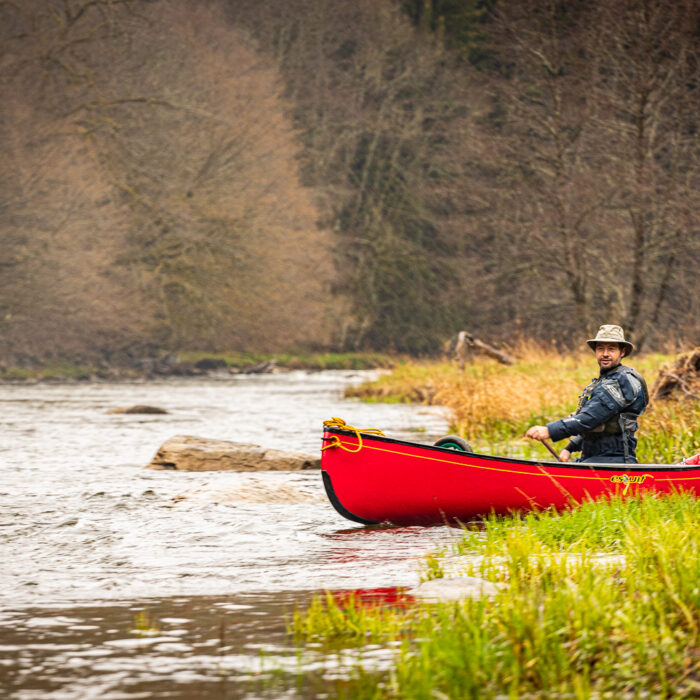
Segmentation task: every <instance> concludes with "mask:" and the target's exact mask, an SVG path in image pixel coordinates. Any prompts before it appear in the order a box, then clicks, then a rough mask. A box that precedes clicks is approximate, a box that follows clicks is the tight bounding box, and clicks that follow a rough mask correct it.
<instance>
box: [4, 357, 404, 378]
mask: <svg viewBox="0 0 700 700" xmlns="http://www.w3.org/2000/svg"><path fill="white" fill-rule="evenodd" d="M399 361H400V360H399V359H397V358H395V357H392V356H390V355H386V354H382V353H330V352H325V353H322V352H319V353H276V354H274V353H244V352H224V353H208V352H194V351H192V352H182V353H164V354H161V355H158V356H155V357H133V358H121V360H120V361H119V362H116V363H108V362H99V363H90V362H80V361H76V360H71V359H57V360H54V361H51V362H46V363H34V362H30V361H27V362H25V363H24V364H23V365H22V366H15V365H13V366H4V365H1V364H0V382H52V381H53V382H56V381H58V382H100V381H124V380H135V379H143V380H147V379H156V378H159V377H207V376H210V375H212V374H226V373H228V374H272V373H275V372H283V371H291V370H299V369H301V370H308V371H323V370H364V369H387V368H391V367H394V366H396V364H397V363H398V362H399Z"/></svg>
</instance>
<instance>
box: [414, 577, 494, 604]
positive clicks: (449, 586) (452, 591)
mask: <svg viewBox="0 0 700 700" xmlns="http://www.w3.org/2000/svg"><path fill="white" fill-rule="evenodd" d="M407 593H409V594H410V595H412V596H415V597H416V598H423V599H424V600H427V601H429V602H442V601H446V600H462V599H463V598H484V597H487V598H490V597H491V596H494V595H496V593H498V586H497V585H496V584H495V583H491V581H486V580H485V579H482V578H474V577H472V576H456V577H455V578H435V579H432V580H430V581H425V582H424V583H421V584H420V585H418V586H416V587H415V588H412V589H410V590H409V591H407Z"/></svg>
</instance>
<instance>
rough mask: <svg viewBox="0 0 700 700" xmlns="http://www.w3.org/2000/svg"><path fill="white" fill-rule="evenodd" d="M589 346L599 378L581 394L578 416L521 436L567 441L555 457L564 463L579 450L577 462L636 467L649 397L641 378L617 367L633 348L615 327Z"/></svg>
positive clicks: (605, 327)
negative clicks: (637, 435) (641, 424)
mask: <svg viewBox="0 0 700 700" xmlns="http://www.w3.org/2000/svg"><path fill="white" fill-rule="evenodd" d="M587 343H588V346H589V347H590V348H591V349H592V350H593V351H594V352H595V356H596V360H597V362H598V366H599V367H600V374H599V376H598V377H596V378H595V379H594V380H593V381H592V382H591V383H590V384H589V385H588V386H587V387H586V388H585V389H584V390H583V393H582V394H581V396H580V397H579V403H578V408H577V410H576V412H575V413H573V414H572V415H571V416H569V417H568V418H562V419H561V420H555V421H553V422H551V423H548V424H547V425H533V426H532V427H530V428H529V429H528V431H527V432H526V433H525V436H526V437H529V438H532V439H533V440H542V441H544V440H547V439H550V438H551V439H552V440H554V442H557V441H558V440H562V439H563V438H565V437H570V438H571V440H569V443H568V444H567V446H566V447H565V448H564V449H563V450H562V451H561V452H560V453H559V459H560V460H561V461H562V462H567V461H569V459H570V458H571V453H572V452H578V451H579V450H580V451H581V458H580V460H579V461H581V462H609V463H616V462H620V463H628V464H629V463H636V462H637V456H636V454H635V450H636V448H637V438H635V437H634V434H635V432H636V431H637V428H638V424H637V418H638V417H639V416H641V415H642V413H644V410H645V409H646V407H647V404H648V403H649V392H648V390H647V385H646V382H645V381H644V378H643V377H642V375H641V374H639V372H637V371H636V370H634V369H632V368H631V367H626V366H625V365H623V364H621V362H622V358H623V357H628V356H629V355H630V354H631V353H632V351H633V350H634V345H632V343H630V342H629V341H627V340H625V335H624V332H623V330H622V328H621V327H620V326H615V325H603V326H601V327H600V328H599V330H598V333H597V335H596V337H595V338H591V339H590V340H588V341H587Z"/></svg>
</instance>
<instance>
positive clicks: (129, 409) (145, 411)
mask: <svg viewBox="0 0 700 700" xmlns="http://www.w3.org/2000/svg"><path fill="white" fill-rule="evenodd" d="M107 413H115V414H126V413H129V414H132V413H133V414H139V415H151V414H152V415H156V414H157V415H161V414H165V413H167V411H166V410H165V409H164V408H158V406H141V405H138V406H126V407H121V408H119V407H118V408H111V409H110V410H109V411H107Z"/></svg>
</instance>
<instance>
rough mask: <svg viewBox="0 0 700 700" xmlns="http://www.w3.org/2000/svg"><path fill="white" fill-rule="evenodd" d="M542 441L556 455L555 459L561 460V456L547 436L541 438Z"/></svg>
mask: <svg viewBox="0 0 700 700" xmlns="http://www.w3.org/2000/svg"><path fill="white" fill-rule="evenodd" d="M540 442H541V443H542V444H543V445H544V446H545V447H546V448H547V449H548V450H549V451H550V452H551V453H552V454H553V455H554V459H556V460H557V462H561V457H559V453H558V452H557V451H556V450H555V449H554V448H553V447H552V443H551V442H550V441H549V440H547V438H543V439H542V440H540Z"/></svg>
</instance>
